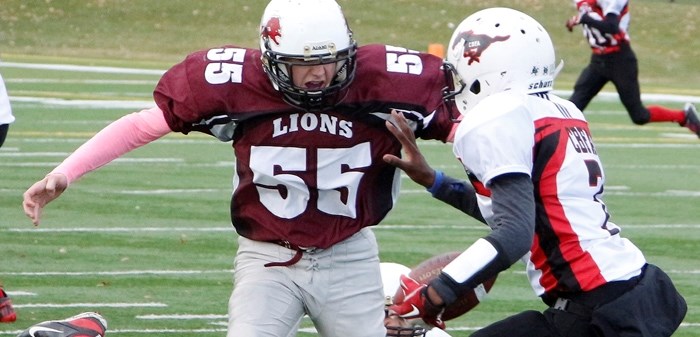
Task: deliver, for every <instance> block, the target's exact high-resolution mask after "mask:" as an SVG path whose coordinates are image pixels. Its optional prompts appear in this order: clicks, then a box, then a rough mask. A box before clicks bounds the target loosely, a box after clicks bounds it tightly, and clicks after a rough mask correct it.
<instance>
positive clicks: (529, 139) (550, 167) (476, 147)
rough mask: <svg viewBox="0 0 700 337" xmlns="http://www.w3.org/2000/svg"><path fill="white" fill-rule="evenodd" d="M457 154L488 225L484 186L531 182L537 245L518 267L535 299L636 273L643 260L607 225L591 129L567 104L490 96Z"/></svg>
mask: <svg viewBox="0 0 700 337" xmlns="http://www.w3.org/2000/svg"><path fill="white" fill-rule="evenodd" d="M454 152H455V155H456V156H457V157H458V158H459V159H460V160H461V161H462V163H463V164H464V167H465V169H466V170H467V172H468V174H469V175H470V177H471V179H472V183H473V184H474V186H475V189H476V191H477V193H478V194H480V195H479V208H480V210H481V212H482V214H483V215H484V218H485V219H486V220H487V222H489V223H491V222H492V220H494V217H493V212H492V209H491V202H490V197H489V196H490V193H488V192H489V191H488V189H487V188H484V186H486V187H488V186H489V182H490V181H491V179H493V178H494V177H497V176H500V175H503V174H508V173H525V174H527V175H529V176H530V177H531V178H532V182H533V186H534V193H535V203H536V224H535V238H534V241H533V242H532V245H531V248H530V252H529V253H528V254H527V255H526V256H525V257H524V258H523V259H524V260H525V262H526V264H527V272H528V277H529V279H530V283H531V285H532V287H533V289H534V290H535V292H536V293H537V295H543V294H544V293H553V292H574V291H588V290H591V289H594V288H596V287H598V286H600V285H602V284H604V283H606V282H610V281H617V280H627V279H629V278H631V277H634V276H636V275H638V274H639V273H640V268H641V267H642V266H643V265H644V263H645V262H646V261H645V258H644V256H643V254H642V252H641V251H640V250H639V249H638V248H637V247H636V246H635V245H634V244H633V243H632V242H630V241H629V240H627V239H625V238H622V237H621V236H620V228H619V227H618V226H617V225H615V224H614V223H612V222H610V221H609V220H610V219H609V218H610V215H609V214H608V213H607V211H606V210H607V208H606V205H605V204H604V203H603V200H602V196H603V186H604V182H605V173H604V171H603V167H602V165H601V161H600V158H599V156H598V153H597V150H596V148H595V146H594V144H593V141H592V137H591V132H590V130H589V128H588V123H587V122H586V120H585V118H584V116H583V113H582V112H581V111H580V110H579V109H577V108H576V107H575V106H574V105H573V104H572V103H571V102H569V101H567V100H563V99H561V98H559V97H556V96H553V95H548V94H533V95H526V94H516V93H512V92H502V93H498V94H495V95H492V96H489V97H487V98H485V99H484V100H483V101H481V102H480V103H479V104H478V105H477V106H476V107H475V108H474V109H473V110H472V111H470V112H469V113H468V114H466V115H465V117H464V119H463V121H462V122H461V123H460V126H459V129H458V130H457V134H456V135H455V143H454Z"/></svg>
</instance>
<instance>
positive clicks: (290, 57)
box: [260, 0, 357, 111]
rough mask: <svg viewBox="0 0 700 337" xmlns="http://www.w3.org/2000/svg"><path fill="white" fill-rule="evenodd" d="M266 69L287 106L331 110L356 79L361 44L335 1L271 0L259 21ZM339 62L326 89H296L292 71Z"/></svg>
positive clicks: (261, 47) (312, 109) (261, 48)
mask: <svg viewBox="0 0 700 337" xmlns="http://www.w3.org/2000/svg"><path fill="white" fill-rule="evenodd" d="M260 50H261V51H262V63H263V69H264V70H265V72H266V73H267V75H268V76H269V77H270V81H272V85H273V86H274V87H275V89H276V90H279V91H281V92H282V94H283V97H284V99H285V101H287V103H289V104H291V105H294V106H297V107H300V108H302V109H305V110H309V111H319V110H324V109H328V108H331V107H332V106H333V105H335V104H336V103H337V102H339V101H340V100H342V98H343V97H344V95H345V93H346V90H345V89H346V88H347V87H348V85H350V82H352V79H353V77H354V76H355V53H356V51H357V43H356V42H355V40H354V39H353V37H352V31H351V30H350V28H349V27H348V24H347V22H346V20H345V15H343V12H342V9H341V8H340V5H338V3H336V2H335V1H334V0H272V1H270V3H269V4H268V5H267V7H266V8H265V12H264V13H263V16H262V19H261V21H260ZM328 63H335V64H336V74H335V78H334V79H333V80H332V82H331V83H330V84H329V85H328V86H327V87H326V88H323V89H313V90H309V89H306V88H302V87H297V86H295V85H294V81H293V79H292V71H291V67H294V66H298V65H313V64H328Z"/></svg>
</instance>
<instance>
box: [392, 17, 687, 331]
mask: <svg viewBox="0 0 700 337" xmlns="http://www.w3.org/2000/svg"><path fill="white" fill-rule="evenodd" d="M512 55H518V57H516V58H513V57H512ZM447 61H448V62H449V63H450V64H452V65H453V66H454V68H455V69H456V71H457V73H458V75H459V76H458V77H456V78H458V79H461V80H462V81H463V83H462V84H463V85H461V87H462V90H461V91H459V92H458V93H457V94H456V95H455V96H454V99H455V102H456V104H457V107H458V109H459V111H460V113H462V115H463V119H462V121H461V122H460V125H459V128H458V129H457V133H456V134H455V139H454V147H453V149H454V153H455V155H456V157H457V158H458V159H459V160H460V162H461V163H462V164H463V166H464V169H465V171H466V172H467V175H468V177H469V181H470V182H471V185H469V184H467V183H465V182H459V181H455V180H454V179H451V178H449V177H445V176H444V175H442V174H436V172H435V171H434V170H432V169H431V168H430V167H429V166H428V164H427V162H426V161H425V159H424V158H423V157H422V155H421V154H420V152H419V151H418V147H417V146H416V143H415V138H414V137H413V134H412V130H411V129H410V128H409V127H408V124H406V123H405V121H404V119H403V117H402V116H400V115H398V114H397V115H395V117H396V118H395V119H396V124H395V126H394V125H392V124H391V123H387V127H388V128H389V130H391V131H392V133H394V134H395V135H396V137H397V138H398V139H399V140H400V141H401V142H402V144H403V147H404V152H405V156H404V158H403V159H401V158H399V157H397V156H393V155H387V156H386V157H385V160H387V162H390V163H392V164H394V165H396V166H398V167H400V168H402V169H404V170H405V171H406V173H407V174H408V175H409V177H411V178H412V179H413V180H414V181H416V182H418V183H420V184H421V185H423V186H425V187H428V188H429V190H430V191H431V192H432V193H433V195H434V196H435V197H437V198H440V199H442V200H443V201H445V202H447V203H448V204H451V205H455V206H456V207H459V208H460V209H462V210H463V211H464V212H465V213H468V214H470V215H471V214H473V215H475V216H476V217H477V218H478V219H485V220H486V222H487V223H488V225H489V226H490V227H491V229H492V231H491V232H490V233H489V234H488V235H486V236H485V237H483V238H480V239H478V240H476V241H475V242H474V243H473V244H472V245H471V246H469V248H467V249H466V250H465V251H464V252H463V253H462V254H461V255H459V256H458V257H457V258H456V259H455V260H453V261H452V262H450V263H449V264H448V265H447V266H445V268H443V270H442V272H441V274H440V275H439V277H437V278H436V279H435V280H433V281H431V282H430V283H429V284H428V285H423V284H420V283H418V282H416V281H415V280H413V279H411V278H409V277H404V278H402V285H401V287H402V290H403V292H404V294H405V295H404V298H405V300H404V301H403V302H401V303H396V304H394V305H393V306H391V307H390V312H393V313H396V314H398V315H400V316H402V317H404V318H415V317H421V318H423V320H425V321H426V322H428V323H430V324H432V325H435V326H444V323H443V322H442V320H441V313H442V311H443V310H444V308H445V306H447V305H450V304H451V303H454V301H455V300H456V299H457V298H459V297H460V296H461V295H462V294H464V293H466V292H467V291H471V289H474V288H475V287H476V285H478V284H480V283H483V282H484V281H486V280H488V279H489V278H492V277H494V276H495V275H496V274H497V273H499V272H500V271H502V270H505V269H507V268H509V267H510V266H511V265H512V264H514V263H515V262H516V261H518V260H522V261H524V262H525V264H526V269H527V275H528V278H529V280H530V284H531V286H532V288H533V290H534V291H535V293H536V294H537V295H538V296H540V297H541V299H542V300H543V302H544V303H546V304H547V305H548V306H549V307H550V308H549V309H547V310H545V311H544V312H540V311H535V310H528V311H524V312H521V313H519V314H516V315H513V316H511V317H508V318H506V319H504V320H501V321H498V322H496V323H493V324H491V325H489V326H487V327H485V328H483V329H481V330H479V331H477V332H475V333H474V334H472V336H478V337H482V336H504V337H505V336H507V337H517V336H537V337H547V336H552V337H574V336H581V337H584V336H585V337H589V336H590V337H593V336H606V337H607V336H618V333H619V332H621V331H639V334H634V335H638V336H670V335H671V334H672V333H673V332H674V331H675V330H676V328H677V327H678V326H679V325H680V323H681V321H682V319H683V317H684V316H685V313H686V310H687V306H686V303H685V300H684V299H683V298H682V297H681V296H680V294H678V293H677V291H676V289H675V287H674V285H673V283H672V282H671V280H670V279H669V278H668V276H667V275H666V274H665V273H664V272H663V271H662V270H661V269H659V268H658V267H656V266H654V265H652V264H648V263H647V261H646V259H645V257H644V255H643V254H642V252H641V251H640V250H639V249H638V248H637V247H636V246H635V245H634V244H633V243H632V242H631V241H629V240H628V239H625V238H623V237H621V235H620V232H621V229H620V228H619V227H618V226H616V225H615V224H614V223H612V222H610V221H609V220H610V219H609V218H610V215H609V214H608V213H607V209H606V206H605V204H604V203H603V201H602V193H603V184H604V182H605V174H604V171H603V167H602V164H601V161H600V158H599V157H598V154H597V152H596V148H595V145H594V143H593V140H592V138H591V133H590V130H589V128H588V123H587V122H586V120H585V118H584V115H583V113H582V112H581V111H580V110H579V109H578V108H577V107H576V106H575V105H574V104H572V103H571V102H569V101H567V100H564V99H561V98H559V97H556V96H554V95H552V94H551V93H550V91H551V90H552V87H553V84H554V83H553V82H554V78H555V75H556V73H555V71H554V69H555V56H554V47H553V45H552V42H551V39H550V37H549V34H548V33H547V31H546V30H545V29H544V28H543V27H542V26H541V25H540V24H539V23H538V22H537V21H535V20H534V19H532V18H531V17H529V16H527V15H526V14H524V13H521V12H518V11H515V10H512V9H508V8H490V9H486V10H482V11H479V12H477V13H474V14H473V15H471V16H469V17H468V18H466V19H465V20H464V21H462V23H461V24H460V25H459V26H458V27H457V28H456V30H455V32H454V33H453V35H452V38H451V40H450V43H449V47H448V51H447ZM456 87H460V86H456ZM477 208H478V211H477V210H476V209H477Z"/></svg>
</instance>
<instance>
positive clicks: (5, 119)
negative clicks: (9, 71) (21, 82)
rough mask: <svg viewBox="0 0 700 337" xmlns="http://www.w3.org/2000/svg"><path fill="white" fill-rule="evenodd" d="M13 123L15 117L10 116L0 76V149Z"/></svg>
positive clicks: (6, 95) (5, 90) (3, 84)
mask: <svg viewBox="0 0 700 337" xmlns="http://www.w3.org/2000/svg"><path fill="white" fill-rule="evenodd" d="M14 121H15V116H13V115H12V107H11V106H10V96H9V95H8V94H7V88H6V87H5V80H3V78H2V75H0V147H2V144H3V143H5V137H7V131H8V130H9V129H10V124H12V122H14Z"/></svg>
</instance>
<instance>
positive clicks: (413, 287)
mask: <svg viewBox="0 0 700 337" xmlns="http://www.w3.org/2000/svg"><path fill="white" fill-rule="evenodd" d="M427 290H428V286H427V285H425V284H422V283H419V282H418V281H416V280H414V279H412V278H410V277H408V276H406V275H401V291H402V292H403V301H401V302H399V303H396V304H394V305H392V306H390V307H389V313H390V314H396V315H399V316H401V317H403V318H405V319H414V318H422V319H423V321H425V323H428V324H430V325H432V326H435V327H438V328H440V329H445V322H444V321H443V320H442V317H441V316H442V312H443V311H444V309H445V308H444V307H441V306H437V305H435V304H433V303H432V302H431V301H430V299H428V294H427V293H426V292H427Z"/></svg>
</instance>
